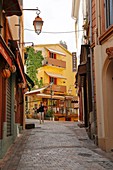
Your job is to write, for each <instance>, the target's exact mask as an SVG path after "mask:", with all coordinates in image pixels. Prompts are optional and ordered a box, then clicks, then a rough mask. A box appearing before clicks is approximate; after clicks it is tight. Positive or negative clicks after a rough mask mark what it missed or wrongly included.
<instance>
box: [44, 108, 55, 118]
mask: <svg viewBox="0 0 113 170" xmlns="http://www.w3.org/2000/svg"><path fill="white" fill-rule="evenodd" d="M53 113H54V112H53V110H51V109H49V110H47V113H46V117H53Z"/></svg>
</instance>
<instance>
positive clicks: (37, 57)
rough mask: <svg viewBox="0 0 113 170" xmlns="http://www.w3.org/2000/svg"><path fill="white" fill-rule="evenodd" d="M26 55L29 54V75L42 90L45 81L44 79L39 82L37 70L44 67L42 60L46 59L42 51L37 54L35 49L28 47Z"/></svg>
mask: <svg viewBox="0 0 113 170" xmlns="http://www.w3.org/2000/svg"><path fill="white" fill-rule="evenodd" d="M26 53H27V54H28V57H27V60H26V66H27V74H28V76H29V77H30V78H31V79H32V80H33V81H34V84H35V85H38V87H39V88H40V87H42V85H43V81H42V79H41V80H38V78H37V74H38V70H37V69H38V68H40V67H42V60H43V59H44V58H43V56H42V51H37V52H36V51H35V50H34V48H33V47H27V48H26Z"/></svg>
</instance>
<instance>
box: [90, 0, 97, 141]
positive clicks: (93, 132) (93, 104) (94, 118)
mask: <svg viewBox="0 0 113 170" xmlns="http://www.w3.org/2000/svg"><path fill="white" fill-rule="evenodd" d="M89 4H90V16H89V17H90V44H92V0H89ZM90 65H91V88H92V113H91V114H93V123H94V127H93V128H94V129H92V124H91V132H90V133H91V138H93V135H94V134H96V116H95V103H94V81H93V76H94V75H93V63H92V49H91V48H90Z"/></svg>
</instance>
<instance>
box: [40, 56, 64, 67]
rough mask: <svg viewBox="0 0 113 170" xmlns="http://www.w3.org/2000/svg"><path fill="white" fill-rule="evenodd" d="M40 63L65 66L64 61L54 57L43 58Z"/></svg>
mask: <svg viewBox="0 0 113 170" xmlns="http://www.w3.org/2000/svg"><path fill="white" fill-rule="evenodd" d="M42 65H43V66H44V65H52V66H56V67H61V68H66V62H65V61H62V60H58V59H54V58H45V59H44V60H43V63H42Z"/></svg>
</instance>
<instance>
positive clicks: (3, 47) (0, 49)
mask: <svg viewBox="0 0 113 170" xmlns="http://www.w3.org/2000/svg"><path fill="white" fill-rule="evenodd" d="M0 53H1V54H2V56H3V57H4V59H5V60H6V61H7V63H8V64H9V66H12V59H14V58H15V55H14V54H13V53H12V51H11V50H10V49H9V47H8V46H7V44H6V43H5V41H4V40H3V38H2V36H1V35H0Z"/></svg>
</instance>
